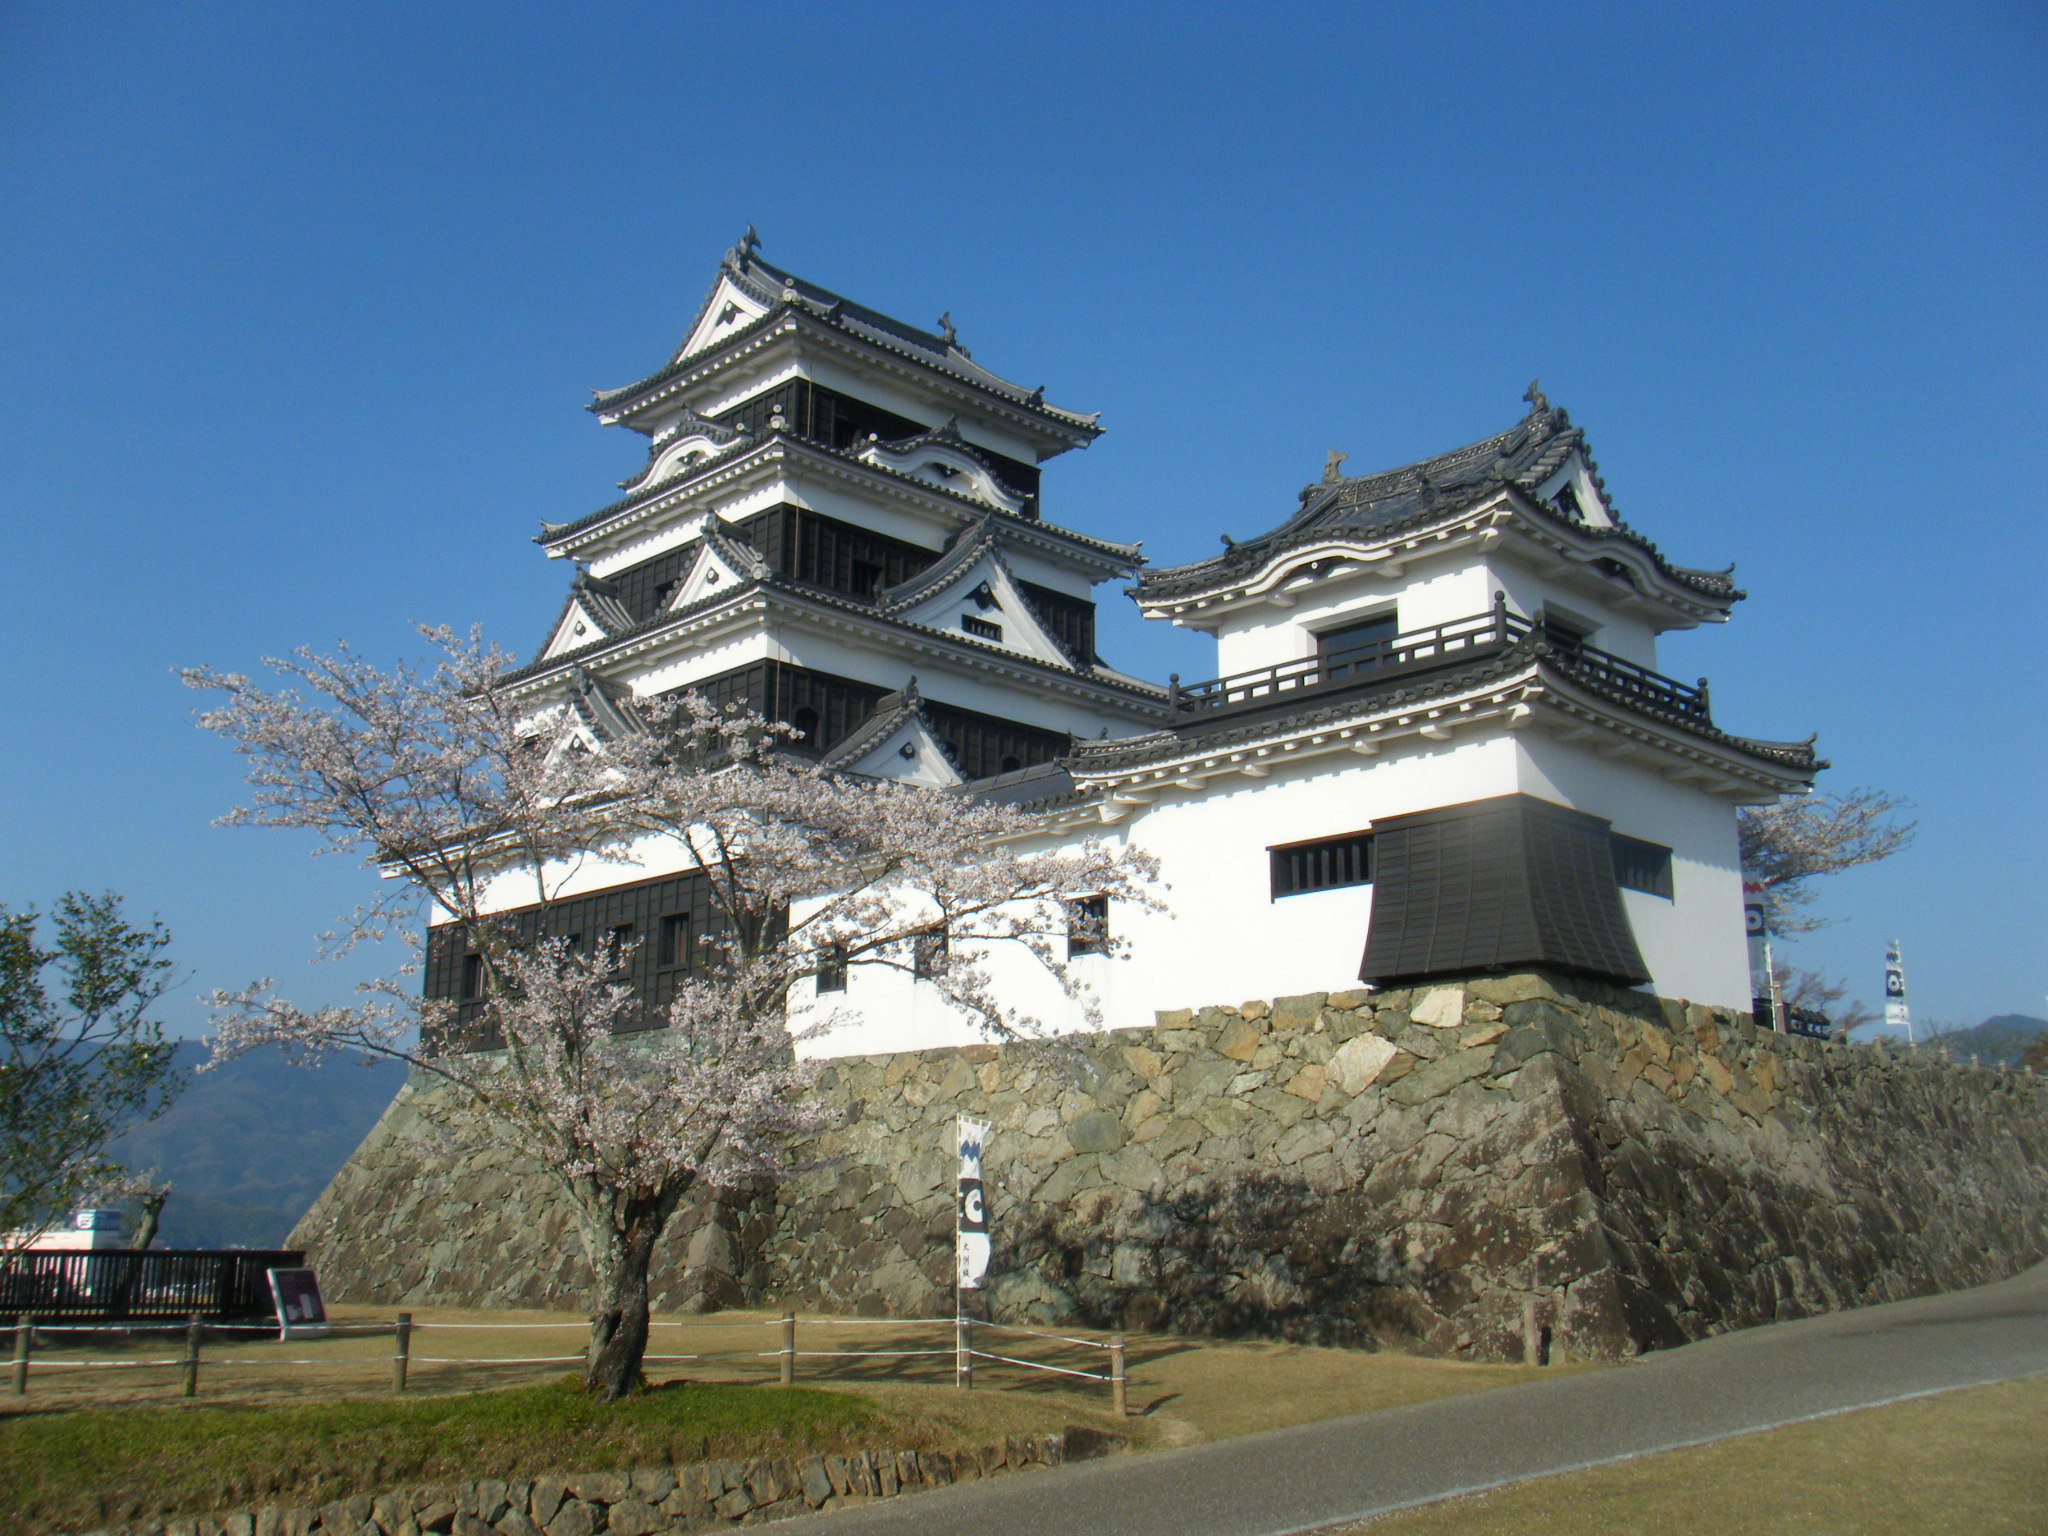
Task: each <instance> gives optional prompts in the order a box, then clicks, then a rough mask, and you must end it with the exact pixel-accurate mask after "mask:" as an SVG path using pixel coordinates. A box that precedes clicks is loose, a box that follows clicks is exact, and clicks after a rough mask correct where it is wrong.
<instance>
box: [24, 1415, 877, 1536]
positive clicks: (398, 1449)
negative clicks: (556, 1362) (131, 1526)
mask: <svg viewBox="0 0 2048 1536" xmlns="http://www.w3.org/2000/svg"><path fill="white" fill-rule="evenodd" d="M890 1418H891V1416H887V1415H884V1414H883V1413H882V1412H881V1411H880V1410H879V1409H878V1408H877V1406H876V1405H875V1403H873V1402H872V1401H871V1400H869V1399H868V1398H866V1397H864V1396H861V1395H859V1394H856V1393H851V1392H844V1391H831V1392H828V1391H819V1390H816V1389H812V1388H803V1387H790V1388H785V1387H769V1386H733V1385H716V1384H704V1383H693V1384H690V1385H687V1386H683V1385H675V1386H668V1387H658V1388H655V1389H654V1390H652V1391H648V1392H644V1393H640V1394H638V1395H636V1396H633V1397H629V1398H626V1399H624V1400H622V1401H620V1402H617V1403H611V1404H604V1403H599V1402H596V1401H594V1400H593V1399H591V1398H590V1397H588V1396H586V1395H585V1394H584V1392H583V1390H582V1388H581V1386H580V1384H578V1383H577V1382H575V1381H574V1380H573V1379H569V1380H563V1381H558V1382H550V1383H547V1384H544V1385H540V1386H531V1387H518V1388H513V1389H511V1390H507V1391H499V1392H480V1393H474V1394H467V1395H463V1396H451V1397H430V1398H422V1399H396V1400H392V1401H388V1402H379V1401H375V1400H361V1401H355V1402H333V1403H300V1404H288V1405H279V1406H263V1407H251V1406H222V1407H205V1406H180V1407H170V1406H164V1407H149V1408H82V1409H74V1410H68V1411H58V1412H41V1413H18V1414H13V1415H9V1416H7V1417H4V1418H0V1488H4V1489H5V1490H6V1497H5V1499H4V1500H0V1532H5V1533H7V1536H15V1533H22V1536H26V1533H29V1532H46V1531H50V1530H53V1529H63V1528H70V1529H85V1528H88V1527H90V1526H93V1525H96V1524H100V1523H103V1522H108V1521H114V1520H128V1519H137V1518H143V1517H159V1518H160V1517H161V1516H162V1515H164V1514H171V1513H197V1512H202V1511H205V1510H207V1509H210V1508H221V1507H233V1506H235V1505H243V1506H246V1505H248V1504H250V1503H255V1502H272V1501H278V1502H291V1503H317V1502H324V1501H326V1500H329V1499H336V1498H345V1497H348V1496H350V1495H352V1494H357V1493H373V1492H377V1491H380V1490H382V1489H385V1488H389V1487H391V1486H393V1485H394V1484H400V1483H432V1482H453V1481H457V1480H466V1479H471V1478H479V1477H527V1478H530V1477H534V1476H536V1475H545V1474H546V1473H548V1472H586V1471H588V1472H602V1471H610V1470H613V1469H617V1468H631V1467H644V1466H654V1465H666V1464H669V1463H671V1462H688V1461H697V1460H702V1459H704V1458H705V1457H707V1456H720V1455H749V1456H754V1455H782V1454H787V1453H790V1452H805V1453H808V1452H810V1451H814V1450H817V1451H825V1450H838V1449H844V1448H850V1447H852V1446H856V1445H862V1444H870V1443H879V1441H880V1440H881V1439H883V1438H887V1439H888V1440H889V1441H890V1442H891V1443H892V1444H896V1443H909V1444H914V1443H915V1440H914V1439H913V1440H910V1441H903V1440H902V1437H901V1435H900V1433H898V1431H897V1426H896V1425H895V1424H893V1423H891V1422H890ZM884 1428H886V1429H888V1430H889V1433H888V1434H887V1435H886V1436H884V1435H883V1434H882V1433H881V1432H882V1430H883V1429H884Z"/></svg>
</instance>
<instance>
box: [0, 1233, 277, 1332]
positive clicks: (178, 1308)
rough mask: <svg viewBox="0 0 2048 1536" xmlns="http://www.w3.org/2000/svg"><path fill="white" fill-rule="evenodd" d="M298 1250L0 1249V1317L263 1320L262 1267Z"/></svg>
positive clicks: (266, 1297)
mask: <svg viewBox="0 0 2048 1536" xmlns="http://www.w3.org/2000/svg"><path fill="white" fill-rule="evenodd" d="M305 1262H306V1256H305V1254H304V1253H300V1252H291V1251H287V1250H283V1249H274V1250H264V1249H256V1248H227V1249H213V1248H196V1249H178V1248H157V1249H150V1250H147V1251H145V1252H142V1253H137V1252H134V1251H133V1250H130V1249H126V1248H100V1249H71V1250H36V1249H28V1250H24V1251H22V1252H19V1253H5V1254H0V1314H6V1313H16V1314H19V1313H33V1314H34V1315H35V1316H36V1317H38V1318H41V1319H44V1320H46V1321H57V1320H60V1319H64V1320H76V1319H90V1320H94V1321H123V1320H130V1319H146V1318H175V1319H177V1320H178V1321H180V1322H182V1321H184V1320H185V1319H186V1318H188V1317H190V1316H191V1315H192V1314H193V1313H195V1312H197V1313H200V1314H201V1315H203V1316H205V1317H208V1318H239V1317H269V1316H271V1315H273V1312H274V1307H273V1305H272V1302H271V1297H270V1282H269V1279H268V1278H267V1277H266V1275H265V1274H264V1271H265V1270H270V1269H298V1268H300V1267H301V1266H303V1265H304V1264H305Z"/></svg>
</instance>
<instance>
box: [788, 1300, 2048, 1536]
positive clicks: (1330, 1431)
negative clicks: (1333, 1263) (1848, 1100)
mask: <svg viewBox="0 0 2048 1536" xmlns="http://www.w3.org/2000/svg"><path fill="white" fill-rule="evenodd" d="M2041 1371H2048V1264H2043V1265H2039V1266H2036V1267H2035V1268H2034V1269H2031V1270H2029V1271H2027V1272H2026V1273H2025V1274H2023V1275H2020V1276H2018V1277H2016V1278H2014V1279H2011V1280H2007V1281H2003V1282H2001V1283H1999V1284H1997V1285H1987V1286H1983V1287H1980V1288H1979V1289H1977V1290H1973V1291H1960V1292H1957V1293H1956V1294H1954V1295H1950V1296H1930V1297H1925V1298H1922V1299H1921V1300H1918V1301H1904V1302H1895V1303H1892V1304H1891V1305H1888V1306H1882V1307H1866V1308H1864V1309H1862V1310H1860V1311H1855V1312H1841V1313H1836V1314H1834V1315H1832V1316H1828V1317H1817V1318H1807V1319H1804V1320H1802V1321H1800V1322H1795V1323H1778V1324H1774V1325H1772V1326H1770V1327H1767V1328H1752V1329H1748V1330H1746V1331H1744V1332H1741V1333H1732V1334H1726V1335H1723V1336H1722V1337H1720V1338H1717V1339H1710V1340H1708V1341H1707V1342H1705V1343H1702V1344H1692V1345H1688V1346H1687V1347H1685V1348H1684V1349H1675V1350H1669V1351H1666V1352H1663V1353H1660V1354H1654V1355H1649V1356H1645V1357H1644V1358H1643V1359H1641V1360H1638V1361H1636V1362H1634V1363H1632V1364H1630V1365H1627V1366H1623V1367H1621V1368H1619V1369H1615V1370H1607V1371H1592V1372H1587V1373H1584V1374H1581V1375H1571V1376H1561V1377H1558V1378H1557V1379H1555V1380H1553V1381H1538V1382H1532V1383H1529V1384H1526V1385H1522V1386H1514V1387H1504V1388H1499V1389H1496V1390H1493V1391H1486V1392H1475V1393H1470V1394H1467V1395H1465V1396H1461V1397H1454V1398H1442V1399H1438V1400H1437V1401H1435V1402H1428V1403H1417V1404H1415V1405H1413V1406H1411V1407H1407V1408H1395V1409H1389V1410H1386V1411H1383V1412H1379V1413H1365V1414H1357V1415H1354V1416H1352V1417H1349V1418H1342V1419H1326V1420H1323V1421H1322V1422H1320V1423H1316V1424H1302V1425H1297V1426H1295V1427H1293V1428H1290V1429H1276V1430H1268V1431H1266V1432H1264V1433H1262V1434H1257V1435H1246V1436H1243V1437H1241V1438H1239V1439H1235V1440H1223V1441H1218V1442H1216V1443H1214V1444H1209V1445H1198V1446H1191V1447H1188V1448H1187V1449H1184V1450H1177V1451H1162V1452H1158V1453H1155V1454H1152V1455H1149V1456H1137V1457H1113V1458H1110V1459H1108V1460H1104V1461H1096V1462H1089V1463H1085V1464H1082V1465H1077V1466H1072V1467H1063V1468H1059V1469H1057V1470H1055V1471H1051V1472H1036V1473H1026V1474H1022V1475H1013V1476H1010V1477H1003V1478H995V1479H992V1480H990V1481H988V1482H981V1483H969V1484H965V1485H962V1486H959V1487H954V1488H943V1489H937V1490H934V1491H932V1492H930V1493H921V1494H915V1495H912V1496H910V1497H908V1498H902V1499H891V1500H888V1501H886V1502H883V1503H876V1504H870V1505H865V1506H862V1507H860V1508H857V1509H850V1510H844V1511H837V1512H834V1513H831V1514H825V1515H810V1516H806V1517H804V1518H803V1519H800V1520H792V1521H788V1522H785V1523H782V1524H779V1525H777V1526H776V1527H775V1529H776V1530H777V1531H779V1532H786V1533H788V1536H798V1533H800V1532H817V1533H819V1536H827V1533H829V1536H869V1533H873V1532H891V1533H893V1532H915V1533H917V1536H991V1533H995V1532H1001V1533H1002V1536H1069V1533H1102V1536H1282V1533H1288V1532H1302V1531H1308V1530H1312V1529H1314V1528H1315V1527H1318V1526H1323V1525H1329V1524H1333V1523H1335V1522H1338V1521H1342V1520H1347V1519H1355V1518H1360V1517H1363V1516H1365V1515H1370V1514H1380V1513H1384V1512H1386V1511H1388V1510H1392V1509H1399V1508H1402V1507H1404V1506H1406V1505H1410V1504H1417V1503H1423V1502H1427V1501H1428V1500H1431V1499H1436V1498H1441V1497H1444V1496H1445V1495H1447V1494H1452V1493H1459V1492H1470V1491H1474V1490H1477V1489H1481V1488H1488V1487H1493V1486H1495V1485H1497V1484H1500V1483H1504V1482H1512V1481H1514V1480H1516V1479H1519V1478H1525V1477H1535V1476H1539V1475H1542V1474H1544V1473H1549V1472H1564V1471H1570V1470H1572V1469H1574V1468H1578V1467H1583V1466H1588V1465H1593V1464H1597V1463H1600V1462H1604V1461H1615V1460H1620V1459H1622V1458H1624V1457H1628V1456H1637V1455H1641V1454H1643V1453H1644V1452H1647V1451H1657V1450H1668V1449H1671V1448H1673V1447H1676V1446H1681V1445H1689V1444H1695V1443H1697V1442H1699V1441H1702V1440H1714V1439H1719V1438H1720V1437H1722V1436H1724V1435H1734V1434H1741V1433H1743V1432H1745V1431H1748V1430H1756V1429H1768V1428H1770V1427H1772V1426H1774V1425H1779V1424H1785V1423H1789V1422H1793V1421H1796V1420H1799V1419H1804V1418H1813V1417H1818V1416H1820V1415H1823V1414H1829V1413H1838V1412H1840V1411H1842V1410H1844V1409H1848V1408H1858V1407H1868V1406H1872V1405H1875V1404H1878V1403H1884V1402H1890V1401H1893V1400H1896V1399H1898V1398H1901V1397H1909V1396H1913V1395H1915V1394H1919V1393H1926V1392H1936V1391H1941V1390H1944V1389H1947V1388H1952V1387H1962V1386H1976V1385H1980V1384H1982V1383H1985V1382H1991V1381H2004V1380H2009V1379H2011V1378H2014V1377H2019V1376H2030V1375H2034V1374H2036V1373H2038V1372H2041Z"/></svg>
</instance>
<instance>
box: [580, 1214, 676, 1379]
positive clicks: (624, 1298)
mask: <svg viewBox="0 0 2048 1536" xmlns="http://www.w3.org/2000/svg"><path fill="white" fill-rule="evenodd" d="M673 1207H674V1201H673V1200H665V1201H638V1200H635V1201H627V1202H625V1210H624V1213H623V1215H624V1219H623V1220H618V1221H612V1222H606V1223H604V1224H603V1226H602V1229H601V1230H598V1231H593V1232H587V1233H586V1235H585V1241H586V1243H587V1245H588V1246H589V1248H590V1250H591V1260H592V1268H593V1269H594V1270H595V1271H596V1274H595V1281H596V1284H595V1285H594V1286H593V1288H592V1300H593V1303H594V1304H593V1306H592V1309H591V1314H590V1351H589V1355H588V1358H587V1360H586V1362H585V1364H584V1368H583V1385H584V1386H585V1387H586V1388H587V1389H588V1390H589V1391H590V1394H591V1395H592V1396H593V1397H596V1398H599V1399H602V1400H603V1401H605V1402H611V1401H613V1400H614V1399H616V1398H619V1397H623V1396H624V1395H625V1394H626V1393H628V1392H631V1391H633V1390H634V1389H635V1388H637V1387H638V1386H639V1385H640V1382H641V1374H640V1367H641V1362H642V1361H643V1360H644V1359H645V1358H646V1356H647V1270H648V1266H649V1265H650V1263H651V1262H652V1261H653V1258H654V1248H655V1244H656V1243H657V1242H659V1241H660V1239H661V1233H662V1229H663V1228H664V1227H666V1226H667V1225H668V1217H669V1213H670V1211H671V1210H672V1209H673Z"/></svg>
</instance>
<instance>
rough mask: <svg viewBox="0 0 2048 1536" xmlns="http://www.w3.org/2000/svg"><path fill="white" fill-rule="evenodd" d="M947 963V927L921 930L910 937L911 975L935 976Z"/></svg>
mask: <svg viewBox="0 0 2048 1536" xmlns="http://www.w3.org/2000/svg"><path fill="white" fill-rule="evenodd" d="M945 963H946V925H945V924H944V923H939V924H937V925H936V926H934V927H931V928H922V929H919V930H918V931H917V932H916V933H913V934H912V935H911V936H910V973H911V975H913V976H933V975H936V974H937V973H938V970H939V968H940V967H941V966H942V965H944V964H945Z"/></svg>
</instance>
